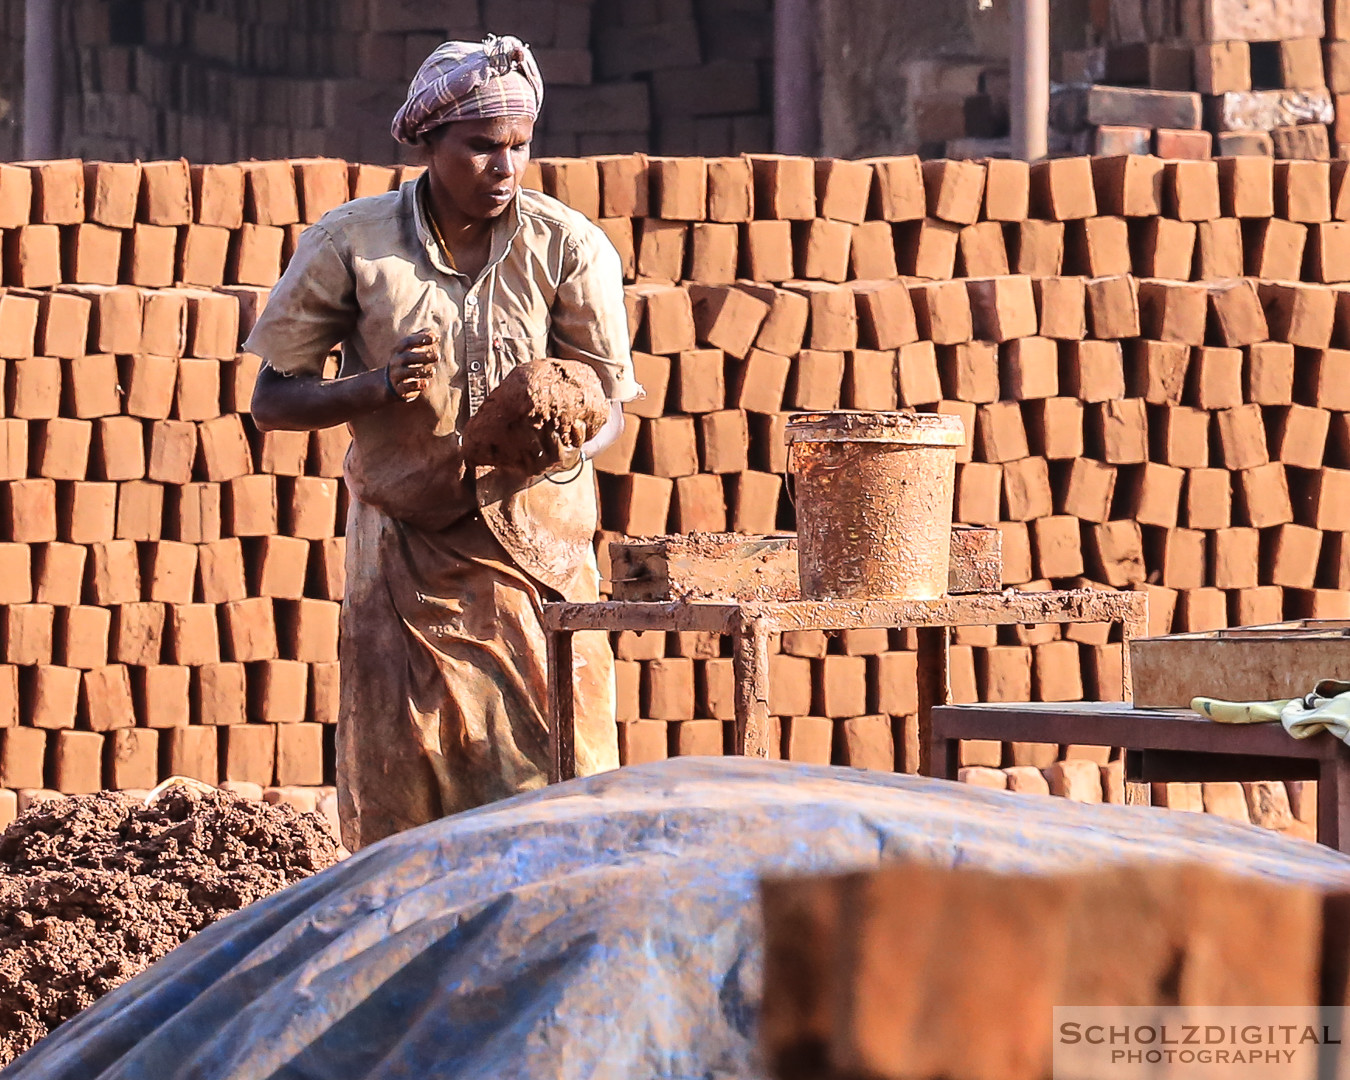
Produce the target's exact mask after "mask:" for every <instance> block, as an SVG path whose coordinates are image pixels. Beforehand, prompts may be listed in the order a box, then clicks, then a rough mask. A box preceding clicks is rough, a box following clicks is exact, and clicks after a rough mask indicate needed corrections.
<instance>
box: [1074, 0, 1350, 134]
mask: <svg viewBox="0 0 1350 1080" xmlns="http://www.w3.org/2000/svg"><path fill="white" fill-rule="evenodd" d="M1335 8H1336V4H1335V2H1334V0H1333V3H1332V4H1330V5H1329V6H1328V10H1329V11H1331V12H1332V13H1333V14H1332V18H1331V20H1330V21H1331V22H1332V23H1333V24H1335V23H1336V22H1337V17H1336V14H1335ZM1103 12H1104V14H1106V15H1107V18H1106V20H1105V22H1104V24H1103V25H1102V27H1101V30H1102V38H1103V41H1104V42H1105V44H1103V45H1100V46H1098V47H1095V48H1092V49H1088V50H1086V51H1082V52H1077V53H1074V54H1073V55H1072V56H1067V57H1065V58H1064V77H1065V80H1066V82H1069V83H1072V84H1076V86H1073V87H1070V88H1068V89H1066V90H1065V92H1064V93H1063V94H1062V95H1061V100H1060V102H1059V108H1058V110H1057V117H1056V120H1057V122H1058V124H1059V126H1060V127H1061V129H1062V130H1068V131H1073V132H1078V142H1079V145H1080V148H1081V149H1082V150H1091V151H1092V152H1095V153H1099V154H1116V153H1145V152H1148V151H1149V149H1150V148H1151V149H1152V151H1153V152H1155V153H1157V154H1159V155H1161V156H1163V157H1175V158H1196V157H1208V156H1210V148H1211V144H1212V146H1213V151H1214V153H1216V154H1218V155H1220V156H1227V155H1234V154H1260V155H1265V156H1272V155H1273V156H1275V157H1279V158H1296V159H1303V158H1307V159H1314V160H1325V159H1327V158H1329V157H1331V156H1332V154H1333V151H1335V150H1336V149H1337V147H1336V145H1335V144H1336V143H1338V142H1340V141H1341V140H1339V138H1336V139H1333V138H1332V137H1331V132H1330V131H1329V129H1328V125H1329V124H1332V122H1333V120H1334V110H1333V102H1332V94H1331V91H1330V90H1329V89H1328V78H1327V75H1328V72H1327V71H1326V70H1324V65H1323V41H1322V38H1323V33H1324V30H1325V29H1326V26H1327V21H1326V20H1325V19H1324V17H1323V10H1322V5H1321V3H1320V2H1310V3H1292V4H1258V5H1253V4H1245V3H1235V2H1233V0H1204V2H1202V3H1194V4H1190V3H1186V4H1183V3H1163V4H1145V3H1142V2H1141V0H1111V3H1110V4H1109V5H1104V7H1103ZM1340 21H1341V23H1342V24H1344V22H1345V20H1344V17H1341V20H1340ZM1337 32H1338V31H1336V30H1335V29H1334V28H1333V30H1332V34H1333V36H1335V34H1336V33H1337ZM1327 56H1328V59H1330V60H1332V61H1333V63H1334V61H1335V58H1336V56H1337V52H1336V50H1335V47H1334V44H1332V45H1329V46H1328V52H1327ZM1341 78H1342V77H1341V76H1340V75H1339V74H1337V76H1336V79H1337V80H1338V81H1339V80H1340V79H1341ZM1103 84H1104V85H1103Z"/></svg>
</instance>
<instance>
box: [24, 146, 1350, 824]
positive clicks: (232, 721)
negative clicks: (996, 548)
mask: <svg viewBox="0 0 1350 1080" xmlns="http://www.w3.org/2000/svg"><path fill="white" fill-rule="evenodd" d="M410 175H413V173H412V170H410V169H403V170H396V169H391V168H381V167H374V166H366V165H351V166H349V165H346V164H345V163H342V162H338V161H331V160H316V159H295V160H285V161H268V162H249V163H245V164H243V165H224V166H194V167H188V166H187V165H185V164H184V163H182V162H149V163H145V164H143V165H116V164H114V165H108V164H102V163H88V164H82V163H79V162H40V163H30V164H27V165H23V166H3V167H0V228H3V230H4V234H3V240H2V242H0V248H3V252H4V255H5V258H4V260H3V269H2V272H3V286H4V288H5V292H4V294H3V296H0V360H3V361H4V365H5V387H6V393H5V400H4V407H5V410H4V416H3V417H2V418H0V431H2V432H3V434H4V441H3V443H2V444H0V445H3V446H4V447H5V449H6V452H5V453H4V454H3V455H0V462H2V463H3V466H4V468H5V470H6V471H5V473H4V476H3V478H2V480H0V483H2V484H3V488H2V489H0V532H2V533H3V535H0V558H2V559H4V560H5V561H6V567H7V570H6V572H5V573H4V574H0V581H3V583H4V590H5V592H4V595H3V596H0V600H2V601H3V602H4V603H5V604H6V605H8V606H7V607H6V609H5V613H4V626H5V631H6V632H5V634H4V636H3V649H4V652H5V655H4V657H2V658H0V661H3V665H4V666H2V667H0V701H3V702H6V703H7V704H4V705H3V708H0V788H8V789H16V788H22V789H25V790H26V789H30V788H35V787H42V786H46V787H51V788H55V789H58V790H84V789H87V788H89V787H91V786H94V787H96V786H100V785H110V786H123V787H139V786H144V785H147V784H148V783H149V782H150V781H151V780H153V779H157V778H160V777H162V776H163V775H167V774H168V773H170V772H187V773H192V774H196V775H201V776H203V778H206V779H212V778H216V779H220V778H226V779H229V780H232V781H236V782H253V783H259V784H279V785H295V784H307V785H317V784H319V783H321V782H322V781H323V780H324V779H331V776H325V774H324V752H323V747H324V746H325V745H326V744H327V743H326V736H327V735H328V733H329V732H330V731H331V726H330V725H331V721H332V720H333V718H334V714H335V704H334V703H335V700H336V697H335V695H336V667H335V663H334V661H335V657H336V652H335V650H336V633H337V614H338V606H337V602H338V601H339V599H340V598H341V593H342V563H341V556H342V540H341V536H340V533H341V523H342V521H343V498H344V496H343V493H342V490H341V484H340V481H339V479H338V477H339V476H340V468H341V457H342V453H343V449H344V447H345V435H343V434H342V433H341V432H336V431H333V432H323V433H319V434H317V435H314V436H305V435H289V434H269V435H267V436H263V435H261V434H260V433H258V432H257V431H256V429H254V428H253V426H252V425H251V423H250V420H249V418H248V415H247V409H248V398H249V393H250V390H251V385H252V378H253V373H254V371H255V370H256V365H257V360H256V358H250V357H247V356H241V355H239V354H238V351H237V350H238V344H239V342H240V340H242V335H243V334H244V333H245V332H246V329H247V327H248V326H249V325H250V324H251V321H252V319H253V318H255V317H256V313H257V311H258V310H259V308H260V306H261V305H262V304H263V303H265V300H266V294H267V287H268V286H269V285H270V284H271V283H273V282H274V281H275V279H276V275H277V273H278V272H279V271H280V268H281V266H282V265H283V261H284V259H285V257H286V255H287V253H288V251H289V250H290V248H291V246H292V245H293V244H294V242H295V238H296V237H297V235H298V234H299V232H300V231H301V230H302V229H303V228H304V226H305V223H306V222H310V221H313V220H315V219H316V218H317V217H318V216H319V215H320V214H321V213H322V212H323V211H324V210H325V209H327V208H328V207H331V206H333V205H336V204H337V203H339V202H341V201H343V200H344V199H345V198H347V197H349V196H351V195H361V194H371V193H375V192H378V191H384V190H387V189H389V188H390V187H391V185H393V184H395V183H397V182H398V181H399V180H400V179H401V178H406V177H408V176H410ZM1344 178H1345V165H1344V164H1343V163H1325V162H1293V161H1291V162H1273V161H1271V160H1269V159H1264V158H1240V159H1239V158H1234V159H1229V160H1223V161H1218V162H1214V161H1203V162H1198V161H1175V162H1169V163H1164V162H1162V161H1160V160H1158V159H1156V158H1150V157H1115V158H1097V159H1088V158H1066V159H1055V160H1051V161H1046V162H1043V163H1040V164H1037V165H1035V166H1032V167H1030V168H1028V167H1027V166H1026V165H1025V164H1022V163H1016V162H1009V161H989V162H988V163H977V162H955V161H933V162H925V163H920V162H919V161H918V159H917V158H912V157H895V158H884V159H874V160H869V161H861V162H846V161H834V160H822V161H816V160H813V159H806V158H790V157H778V156H772V155H758V156H756V155H751V156H745V157H718V158H671V157H652V158H647V157H643V156H639V155H602V156H599V157H594V158H589V159H562V158H548V159H543V160H540V161H536V162H535V163H533V164H532V166H531V171H530V173H529V175H528V176H527V178H526V183H527V184H529V185H531V186H536V187H542V188H543V189H545V190H547V191H549V192H551V193H553V194H555V195H556V196H558V197H559V198H561V199H562V200H563V201H565V202H567V203H568V204H570V205H572V206H574V207H575V208H577V209H578V210H580V211H581V212H582V213H584V214H586V215H588V216H590V217H592V218H593V219H595V220H596V221H598V222H599V224H600V226H601V227H602V228H603V229H604V230H605V232H606V233H607V235H609V236H610V237H611V239H612V240H613V241H614V243H615V246H616V248H617V249H618V250H619V252H620V254H621V258H622V260H623V262H624V265H625V269H626V273H627V276H628V278H629V282H628V285H627V288H626V294H627V300H628V304H629V313H630V319H631V327H632V332H633V341H634V348H635V363H636V367H637V370H638V376H639V379H640V381H641V382H642V383H643V384H644V385H645V386H646V387H647V390H648V395H647V397H646V398H644V399H642V400H639V401H637V402H633V403H631V404H630V405H629V406H628V413H629V418H630V421H631V422H630V424H629V425H628V427H627V429H626V432H625V435H624V437H623V438H622V439H621V440H620V441H619V442H618V443H617V444H616V445H615V446H613V447H611V448H610V449H609V450H608V451H606V453H605V454H604V455H603V456H602V457H601V458H600V459H599V460H598V461H597V470H598V473H599V486H600V494H601V504H602V527H603V530H604V531H603V532H602V535H601V539H602V540H604V539H609V538H613V537H614V536H617V535H622V534H628V535H651V534H659V533H665V532H668V531H673V532H690V531H721V530H733V531H741V532H749V533H762V532H769V531H773V530H775V529H790V528H791V527H792V525H793V518H792V508H791V504H790V501H789V500H788V499H787V497H786V493H785V491H784V485H783V479H782V477H783V474H784V472H785V469H786V461H785V456H784V445H783V439H782V432H783V427H784V424H785V421H786V417H787V415H788V414H789V413H790V412H792V411H795V410H803V409H833V408H838V407H844V408H860V409H893V408H897V407H909V408H916V409H921V410H939V411H943V412H951V413H955V414H958V415H960V416H962V417H963V418H964V420H965V421H966V424H967V429H968V431H969V432H970V434H971V440H970V446H969V448H968V450H967V451H966V453H965V455H964V458H963V460H962V462H961V464H960V466H959V476H958V485H957V498H956V518H957V520H958V521H960V522H963V523H968V524H978V525H997V527H998V528H1000V530H1002V532H1003V548H1004V566H1005V579H1006V582H1007V584H1010V585H1018V586H1023V587H1028V588H1037V587H1047V586H1049V585H1076V584H1083V583H1090V584H1094V585H1096V586H1098V587H1102V588H1136V589H1147V590H1148V591H1149V593H1150V600H1151V608H1152V612H1153V628H1154V629H1155V630H1156V631H1158V632H1166V631H1168V630H1184V629H1205V628H1212V627H1217V626H1223V625H1228V624H1230V623H1231V624H1239V623H1250V622H1259V621H1267V620H1271V619H1278V618H1281V617H1284V616H1286V615H1288V616H1299V615H1337V616H1344V615H1346V614H1347V609H1350V600H1348V599H1347V598H1348V597H1350V591H1347V588H1348V587H1350V580H1348V579H1347V573H1350V571H1347V569H1346V567H1347V565H1350V564H1347V562H1346V559H1345V555H1344V552H1345V551H1346V550H1347V547H1346V545H1345V536H1346V535H1347V534H1350V522H1348V521H1347V520H1346V519H1345V516H1344V511H1343V509H1342V506H1343V504H1344V502H1345V501H1346V500H1345V499H1344V498H1343V497H1341V496H1340V494H1339V493H1340V492H1341V489H1342V488H1343V487H1344V486H1345V485H1346V481H1347V478H1350V427H1348V426H1347V419H1346V418H1347V416H1350V399H1346V398H1345V395H1344V391H1343V385H1342V384H1343V383H1344V382H1345V380H1344V379H1343V378H1339V377H1338V374H1337V373H1338V371H1339V368H1340V366H1341V365H1342V364H1343V363H1344V362H1345V360H1346V357H1350V318H1348V316H1350V302H1347V300H1346V297H1347V296H1350V290H1344V289H1343V288H1342V285H1343V284H1345V283H1350V264H1347V262H1346V260H1345V258H1344V256H1343V253H1342V249H1343V248H1344V247H1345V244H1344V237H1343V233H1344V231H1345V230H1346V229H1350V192H1347V191H1346V190H1345V185H1344ZM606 554H607V552H606V550H605V546H604V545H603V544H602V545H601V556H602V560H603V558H604V556H605V555H606ZM912 645H913V642H912V640H911V638H910V635H908V634H906V633H902V632H894V631H885V630H880V631H877V630H868V631H854V632H848V633H844V634H840V635H837V636H827V635H823V634H818V633H798V634H785V635H783V636H782V638H781V640H779V641H777V642H776V643H775V654H774V656H773V659H772V661H771V683H772V693H773V699H772V701H771V709H772V711H773V713H774V714H775V716H776V718H777V721H776V722H777V724H778V727H779V734H780V736H781V737H780V739H779V740H778V744H777V745H778V750H779V752H780V753H781V754H782V755H783V756H785V757H788V758H791V759H794V760H803V761H817V762H830V761H833V762H836V763H840V764H851V765H855V766H862V767H869V768H880V769H895V768H902V769H904V768H910V769H912V768H913V767H914V766H915V764H916V762H917V730H916V722H915V719H914V713H915V709H916V698H915V654H914V652H913V649H912ZM615 651H616V656H617V660H618V680H619V703H620V704H619V707H620V720H621V729H620V731H621V751H622V754H623V756H624V760H626V761H629V762H636V761H643V760H651V759H653V758H659V757H664V756H667V755H669V754H688V753H707V752H717V751H719V750H720V749H721V748H723V747H724V746H725V745H726V742H727V737H728V725H729V722H730V718H731V716H732V704H731V702H732V688H731V659H730V656H729V655H728V654H727V643H725V642H723V641H720V640H718V639H716V638H708V637H705V636H703V635H697V634H674V635H654V634H648V635H643V636H639V635H634V634H620V635H617V637H616V640H615ZM1121 659H1122V653H1121V645H1120V643H1119V642H1118V641H1114V640H1112V638H1111V637H1110V636H1109V634H1108V633H1107V631H1106V629H1105V628H1101V627H1072V628H1068V629H1066V630H1065V631H1064V632H1063V633H1061V632H1060V631H1059V630H1058V629H1057V628H1053V627H1050V628H1047V627H1012V628H1004V629H1002V630H997V631H994V630H989V629H983V628H971V629H959V630H957V631H956V633H955V638H954V644H953V649H952V667H953V689H954V693H955V697H956V699H957V700H961V701H973V700H992V701H1006V700H1026V699H1032V700H1042V701H1063V700H1076V699H1080V698H1095V697H1103V698H1104V697H1110V696H1113V695H1114V694H1115V693H1118V687H1119V678H1120V666H1121ZM4 694H7V695H8V696H7V697H4V696H3V695H4ZM963 765H964V766H965V767H966V769H967V770H968V771H967V773H966V778H967V779H968V780H971V781H973V782H979V783H985V784H992V785H994V786H998V787H1008V788H1012V789H1014V790H1050V791H1053V792H1056V793H1059V794H1063V795H1067V796H1068V797H1071V798H1080V799H1086V800H1090V801H1101V800H1107V801H1112V800H1114V801H1121V800H1123V797H1124V794H1123V776H1122V773H1121V762H1119V761H1118V760H1117V761H1110V760H1107V759H1106V758H1105V757H1102V756H1101V754H1100V752H1099V751H1097V750H1095V749H1093V748H1088V747H1073V746H1068V747H1058V746H1056V747H1045V746H1034V745H1019V744H1010V745H999V744H982V743H970V744H967V746H966V747H965V749H964V757H963ZM1156 794H1157V800H1158V801H1159V802H1164V801H1165V802H1167V803H1168V804H1169V805H1176V806H1182V805H1189V806H1192V807H1194V808H1197V809H1198V808H1208V809H1210V810H1211V811H1214V812H1223V813H1227V814H1228V815H1230V816H1234V817H1242V816H1246V817H1248V818H1250V819H1251V820H1256V821H1260V822H1262V823H1265V824H1275V825H1278V826H1282V827H1284V828H1286V829H1288V830H1292V831H1295V832H1298V831H1303V832H1306V831H1307V829H1308V827H1309V826H1308V821H1309V820H1310V819H1309V813H1310V810H1309V807H1310V799H1309V798H1308V793H1307V790H1306V788H1305V787H1300V786H1297V785H1290V786H1289V787H1286V786H1285V785H1282V784H1274V785H1250V786H1249V787H1248V788H1247V789H1246V790H1244V789H1243V788H1241V787H1238V786H1234V785H1226V786H1225V785H1210V786H1208V787H1206V788H1205V789H1203V790H1200V789H1193V788H1190V787H1187V786H1185V785H1171V786H1168V787H1165V788H1159V790H1158V792H1157V793H1156Z"/></svg>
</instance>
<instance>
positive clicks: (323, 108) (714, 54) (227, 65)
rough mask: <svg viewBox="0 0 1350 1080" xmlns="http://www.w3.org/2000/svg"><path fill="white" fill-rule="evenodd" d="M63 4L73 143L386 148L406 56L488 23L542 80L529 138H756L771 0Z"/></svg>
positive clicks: (765, 141)
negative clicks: (524, 54) (514, 43)
mask: <svg viewBox="0 0 1350 1080" xmlns="http://www.w3.org/2000/svg"><path fill="white" fill-rule="evenodd" d="M5 2H6V3H7V4H8V8H9V9H17V11H18V16H17V25H18V28H19V31H20V32H19V34H18V37H19V38H20V42H19V43H18V45H17V47H16V48H14V49H12V50H11V55H12V56H13V58H14V62H15V63H17V60H18V57H19V56H21V55H22V44H21V38H22V33H21V30H22V24H23V13H22V7H23V5H22V3H21V2H16V0H5ZM0 10H3V8H2V7H0ZM66 10H67V12H68V16H67V21H66V24H65V26H64V28H63V33H64V34H65V35H66V36H67V38H68V40H69V41H70V43H71V45H72V46H73V47H72V48H71V49H69V50H67V51H66V52H65V53H64V55H63V60H64V61H65V62H66V63H68V64H69V66H70V71H69V72H68V78H67V80H66V82H65V84H64V85H67V86H69V87H70V88H71V89H70V90H69V91H68V92H67V93H66V96H65V99H64V114H65V123H64V129H63V130H64V134H63V140H64V141H63V146H64V152H65V153H70V154H75V155H80V156H84V157H87V158H94V157H98V158H112V159H121V160H129V159H135V158H142V159H146V158H155V157H163V156H173V155H178V154H182V155H185V156H187V157H188V158H189V159H191V160H192V161H198V162H204V161H215V162H224V161H233V160H236V159H238V158H244V157H283V156H291V155H311V154H330V155H336V156H339V157H347V158H351V159H353V160H358V161H393V160H396V158H397V150H398V148H397V146H396V144H395V143H394V142H393V140H392V139H391V138H390V136H389V118H390V117H391V116H393V114H394V112H395V110H397V109H398V107H399V105H400V104H402V102H403V98H404V94H405V92H406V90H407V86H408V80H409V79H410V78H411V77H412V76H413V74H414V73H415V72H416V70H417V68H418V66H419V65H420V64H421V62H422V61H423V60H424V59H425V58H426V57H427V55H428V54H430V53H431V51H432V50H433V49H435V48H436V46H437V45H439V44H440V43H441V42H442V41H445V40H446V39H447V38H455V39H461V40H469V41H478V40H480V39H482V38H483V37H484V36H485V35H486V34H488V33H496V34H515V35H518V36H520V37H522V38H524V39H525V40H526V41H528V42H529V43H530V44H531V45H532V46H533V47H534V50H535V56H536V58H537V59H538V61H539V66H540V68H541V70H542V71H543V74H544V78H545V81H546V82H547V83H548V88H549V89H548V106H547V109H546V110H545V113H544V116H543V117H542V118H541V120H540V123H539V125H538V127H537V129H536V146H537V148H538V150H539V151H540V152H548V153H555V154H578V153H581V154H596V153H606V152H609V151H614V150H619V151H624V152H631V151H634V150H650V149H659V150H661V151H662V152H664V153H705V154H706V153H730V152H732V151H733V149H734V150H737V151H741V150H747V149H759V148H763V149H767V148H768V146H769V144H770V142H771V138H770V114H771V112H772V108H771V103H770V100H769V98H768V96H767V94H766V93H765V87H766V84H767V78H768V67H769V65H770V63H771V60H772V41H773V14H772V7H771V4H770V2H769V0H735V2H734V3H733V2H729V0H324V2H322V3H314V2H312V0H144V2H141V3H136V4H112V3H108V2H107V0H78V2H74V3H71V4H69V5H67V7H66ZM2 29H3V26H2V25H0V30H2ZM3 47H4V39H3V37H0V49H3ZM3 79H4V76H3V74H0V86H3ZM0 134H3V133H0ZM0 145H3V143H0Z"/></svg>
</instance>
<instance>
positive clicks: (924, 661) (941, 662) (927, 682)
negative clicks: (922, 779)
mask: <svg viewBox="0 0 1350 1080" xmlns="http://www.w3.org/2000/svg"><path fill="white" fill-rule="evenodd" d="M915 634H916V636H917V637H918V639H919V652H918V657H917V665H918V669H919V775H920V776H934V775H937V774H936V773H934V772H933V769H934V768H935V767H940V764H941V763H940V762H936V761H933V760H932V756H933V746H932V741H933V708H934V707H935V706H937V705H946V704H947V702H948V700H949V699H950V698H951V679H950V671H949V667H948V664H949V660H950V651H949V647H948V629H947V627H945V626H920V627H918V628H917V630H916V631H915Z"/></svg>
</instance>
